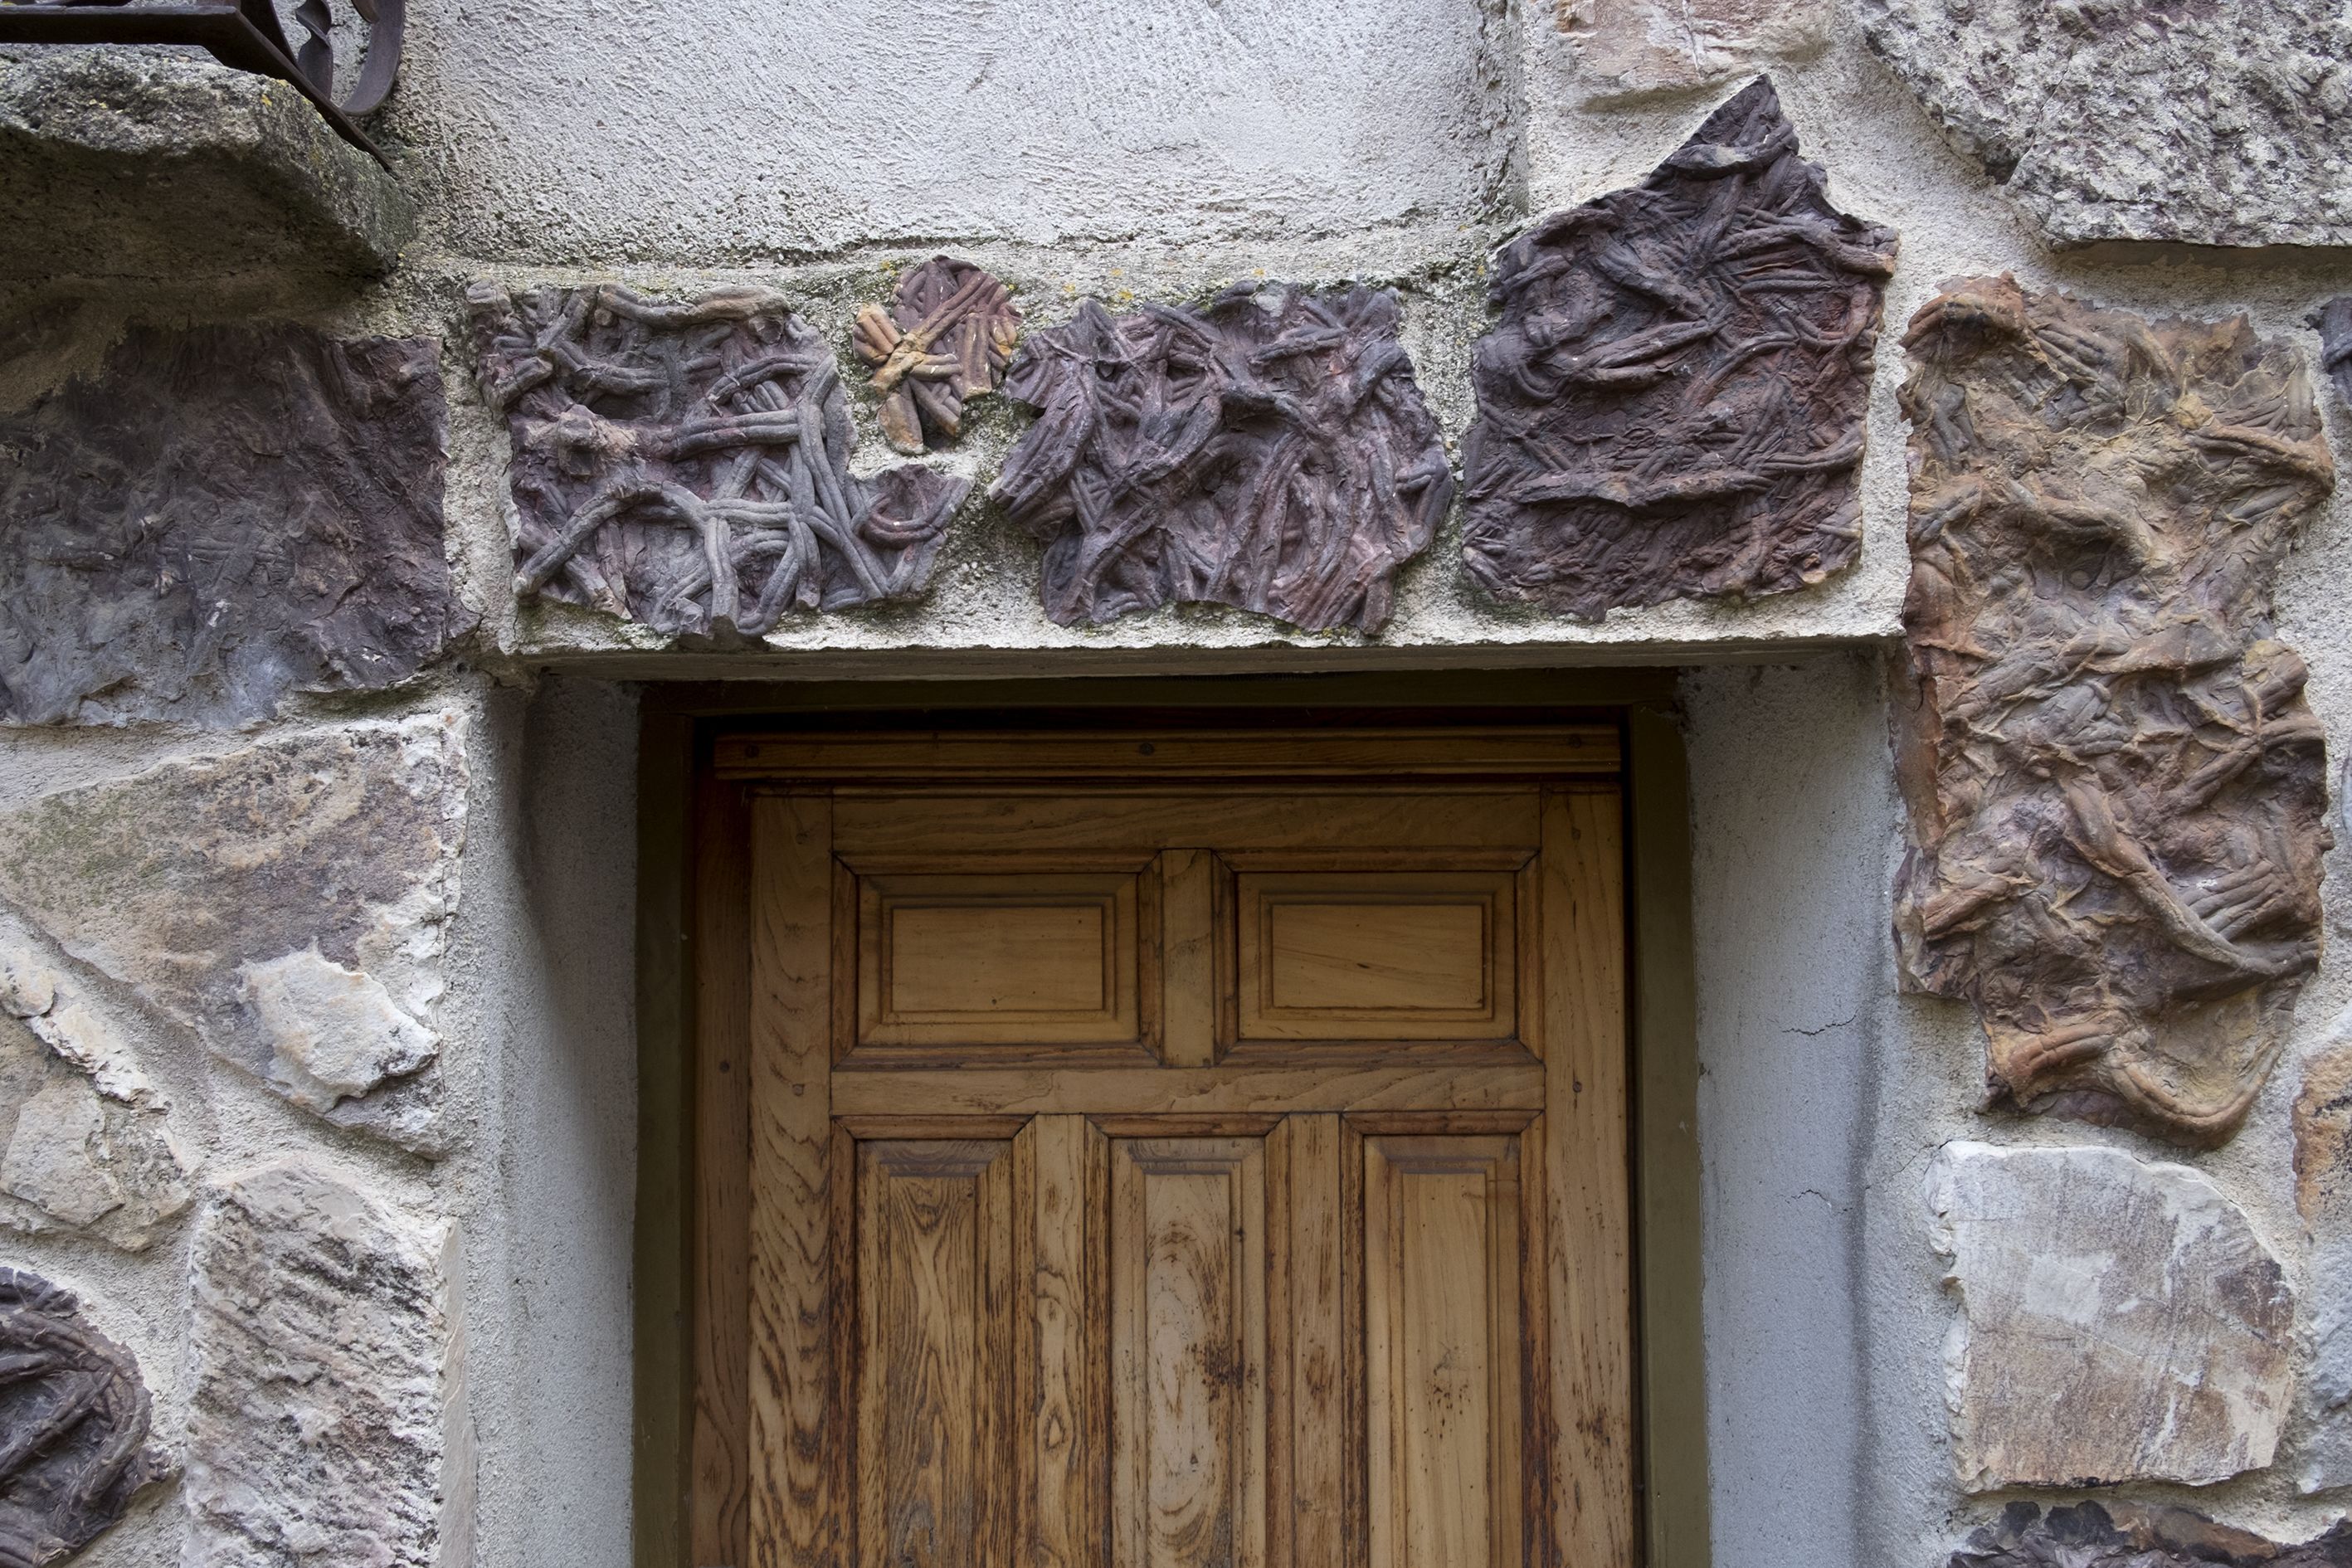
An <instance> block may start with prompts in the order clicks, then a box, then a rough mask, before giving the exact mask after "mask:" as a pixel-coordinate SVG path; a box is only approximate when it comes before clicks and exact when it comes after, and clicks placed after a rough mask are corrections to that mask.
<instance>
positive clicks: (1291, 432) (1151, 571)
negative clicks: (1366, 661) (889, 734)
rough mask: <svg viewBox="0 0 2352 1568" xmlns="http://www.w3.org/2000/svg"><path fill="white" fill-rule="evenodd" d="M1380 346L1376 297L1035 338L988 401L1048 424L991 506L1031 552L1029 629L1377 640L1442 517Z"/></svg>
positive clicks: (1233, 304) (1404, 401) (1241, 292)
mask: <svg viewBox="0 0 2352 1568" xmlns="http://www.w3.org/2000/svg"><path fill="white" fill-rule="evenodd" d="M1396 332H1397V305H1396V300H1395V299H1394V298H1393V297H1392V296H1391V295H1390V294H1388V293H1386V292H1383V291H1381V290H1376V289H1364V288H1358V287H1353V286H1350V287H1347V288H1341V289H1329V290H1325V291H1315V290H1310V289H1299V288H1294V287H1291V286H1289V285H1286V284H1239V285H1236V286H1235V287H1234V288H1231V289H1226V290H1225V291H1224V292H1223V293H1222V294H1220V295H1218V296H1217V297H1216V298H1215V299H1214V300H1212V301H1210V303H1209V304H1207V305H1206V306H1204V307H1202V308H1200V309H1198V310H1185V309H1179V308H1177V307H1174V306H1169V305H1145V306H1143V307H1141V308H1140V309H1139V310H1136V311H1135V312H1133V313H1132V314H1129V315H1125V316H1116V317H1115V316H1113V315H1111V314H1110V313H1109V312H1108V310H1104V309H1103V308H1102V307H1101V306H1100V305H1098V304H1097V303H1096V302H1095V301H1093V300H1087V301H1085V302H1084V303H1083V304H1081V305H1080V306H1079V307H1078V313H1077V317H1076V320H1074V321H1071V322H1070V323H1069V324H1068V325H1066V326H1061V327H1051V328H1047V329H1045V331H1036V332H1032V333H1031V334H1030V335H1029V338H1028V340H1027V342H1024V344H1023V345H1022V348H1021V352H1020V353H1019V355H1018V356H1016V357H1015V359H1014V360H1013V369H1012V373H1011V374H1010V376H1009V377H1008V378H1007V380H1006V383H1005V388H1006V390H1007V391H1008V392H1009V393H1010V394H1011V395H1013V396H1014V397H1017V398H1019V399H1021V400H1022V401H1023V402H1024V403H1027V404H1030V405H1033V406H1034V407H1037V408H1039V409H1042V410H1043V411H1044V412H1043V413H1042V414H1041V415H1040V416H1039V418H1038V420H1037V423H1036V424H1035V425H1034V426H1031V427H1030V429H1029V432H1028V433H1027V434H1026V435H1024V437H1022V438H1021V443H1020V445H1019V446H1017V447H1014V448H1013V455H1012V456H1011V457H1010V458H1006V459H1005V464H1004V471H1003V476H1002V477H1001V478H999V479H998V480H997V481H996V485H995V487H994V489H992V490H991V491H990V492H989V493H990V495H991V496H992V498H993V499H994V500H996V501H998V502H999V503H1000V504H1002V505H1003V508H1004V509H1005V510H1006V511H1007V512H1008V513H1010V514H1011V515H1012V517H1013V521H1016V522H1019V523H1020V524H1021V525H1022V526H1023V527H1024V528H1026V529H1028V530H1029V531H1030V532H1032V533H1034V534H1035V535H1036V536H1037V537H1038V538H1039V539H1041V540H1043V541H1045V578H1044V583H1043V585H1042V586H1043V594H1044V597H1045V611H1046V613H1047V614H1048V615H1050V616H1053V617H1054V619H1055V620H1056V621H1058V622H1060V623H1062V624H1063V625H1065V626H1069V625H1074V624H1076V623H1080V622H1100V621H1108V620H1111V619H1114V618H1115V617H1117V616H1123V615H1127V614H1129V613H1130V612H1133V611H1142V610H1153V609H1157V608H1159V607H1160V605H1169V604H1201V603H1206V604H1220V605H1235V606H1237V607H1239V608H1241V609H1244V610H1255V611H1256V612H1258V613H1259V614H1261V615H1267V616H1276V617H1278V618H1279V619H1282V620H1286V621H1288V622H1290V623H1291V624H1292V625H1294V626H1305V627H1307V628H1308V629H1310V630H1323V629H1325V628H1328V627H1332V626H1353V627H1355V628H1357V629H1358V630H1360V631H1366V632H1370V631H1376V630H1378V629H1379V628H1380V627H1381V625H1383V624H1384V623H1385V622H1386V621H1387V620H1388V618H1389V610H1390V605H1391V597H1392V595H1393V586H1394V580H1395V576H1396V573H1397V569H1398V568H1399V567H1401V566H1402V565H1403V564H1404V563H1406V562H1408V561H1410V560H1412V558H1413V557H1414V556H1416V555H1418V554H1420V553H1421V552H1423V550H1425V549H1427V548H1428V547H1429V542H1430V540H1431V538H1432V537H1433V535H1434V533H1435V532H1436V530H1437V524H1438V521H1439V520H1440V519H1442V518H1443V517H1444V515H1445V509H1446V507H1447V505H1448V504H1450V502H1451V501H1452V500H1453V496H1454V479H1453V475H1452V472H1451V470H1450V469H1449V468H1448V467H1447V465H1446V460H1445V447H1444V441H1443V439H1442V438H1441V437H1440V436H1439V433H1438V427H1437V421H1436V419H1435V418H1434V417H1433V416H1432V415H1431V414H1430V412H1429V409H1428V406H1427V405H1425V404H1424V403H1423V401H1422V395H1421V388H1420V386H1419V384H1417V383H1416V382H1415V381H1414V380H1413V373H1412V360H1411V359H1410V358H1409V357H1408V356H1407V355H1406V353H1405V351H1404V347H1403V345H1402V344H1401V343H1399V342H1397V336H1396Z"/></svg>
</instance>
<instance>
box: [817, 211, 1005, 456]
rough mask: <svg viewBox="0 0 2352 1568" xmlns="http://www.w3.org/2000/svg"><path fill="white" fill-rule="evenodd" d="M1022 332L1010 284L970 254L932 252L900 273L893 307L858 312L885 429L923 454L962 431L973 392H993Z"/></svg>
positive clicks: (861, 346)
mask: <svg viewBox="0 0 2352 1568" xmlns="http://www.w3.org/2000/svg"><path fill="white" fill-rule="evenodd" d="M1020 336H1021V312H1020V310H1017V309H1015V308H1014V306H1013V295H1012V292H1011V291H1010V290H1009V289H1006V288H1005V287H1004V285H1003V283H1000V282H999V281H997V280H996V279H994V278H993V277H992V276H990V275H989V274H988V273H987V272H986V271H984V270H982V268H978V267H975V266H973V265H972V264H971V262H969V261H958V260H956V259H955V258H953V257H949V256H934V257H932V258H930V259H929V261H926V262H924V263H923V264H922V265H921V266H920V267H918V268H915V269H914V270H913V271H911V272H909V273H908V274H907V275H906V276H905V277H904V278H902V279H899V280H898V294H897V296H896V297H895V298H894V299H893V300H892V301H891V306H890V309H889V310H883V309H882V307H881V306H879V305H868V306H866V309H864V310H860V311H858V312H857V357H858V358H860V359H862V360H864V361H865V362H866V363H867V364H870V365H872V366H873V367H874V387H875V390H876V391H877V392H879V393H881V394H882V395H883V397H882V435H883V437H884V438H885V439H887V441H888V442H889V443H890V445H891V447H892V448H893V449H894V450H897V451H900V452H905V453H907V454H908V455H909V456H914V455H917V454H919V453H920V452H921V451H922V450H923V447H924V444H925V442H924V437H926V436H927V435H928V436H929V437H930V438H931V439H932V440H934V441H938V442H942V443H944V442H948V441H952V440H954V439H955V438H956V437H958V436H960V435H961V434H962V433H963V405H964V404H965V402H966V401H967V400H968V399H971V398H974V397H978V396H980V395H982V393H988V392H993V391H995V390H996V388H997V384H999V383H1000V382H1002V381H1003V379H1004V362H1005V361H1006V360H1007V359H1008V358H1010V357H1011V355H1012V353H1013V342H1015V341H1016V340H1017V339H1018V338H1019V337H1020Z"/></svg>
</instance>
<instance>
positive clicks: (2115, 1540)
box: [1945, 1502, 2352, 1568]
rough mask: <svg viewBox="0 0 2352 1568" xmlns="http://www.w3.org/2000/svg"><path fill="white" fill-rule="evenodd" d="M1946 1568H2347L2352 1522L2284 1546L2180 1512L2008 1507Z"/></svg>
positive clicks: (2146, 1507) (2122, 1506) (2117, 1506)
mask: <svg viewBox="0 0 2352 1568" xmlns="http://www.w3.org/2000/svg"><path fill="white" fill-rule="evenodd" d="M1945 1568H2352V1521H2337V1522H2336V1524H2335V1525H2334V1526H2332V1527H2331V1528H2330V1529H2329V1530H2328V1531H2327V1532H2326V1534H2324V1535H2320V1536H2317V1537H2315V1539H2313V1540H2310V1541H2306V1542H2301V1543H2300V1544H2294V1545H2282V1544H2281V1543H2280V1542H2275V1541H2271V1540H2268V1539H2266V1538H2264V1537H2263V1536H2260V1535H2256V1534H2255V1533H2254V1532H2253V1531H2249V1530H2238V1529H2235V1528H2233V1527H2231V1526H2230V1525H2226V1524H2217V1523H2215V1522H2214V1521H2211V1520H2210V1519H2208V1518H2206V1517H2205V1516H2204V1515H2203V1514H2201V1513H2196V1512H2192V1511H2191V1510H2188V1509H2185V1508H2166V1507H2163V1506H2161V1505H2157V1504H2150V1503H2130V1502H2121V1503H2110V1504H2104V1505H2103V1504H2100V1503H2095V1502H2084V1503H2076V1504H2074V1505H2073V1506H2071V1507H2065V1508H2053V1509H2052V1510H2050V1512H2049V1514H2048V1516H2047V1517H2044V1516H2043V1514H2042V1510H2041V1509H2040V1508H2039V1507H2037V1506H2036V1505H2035V1504H2032V1503H2030V1502H2013V1503H2011V1504H2010V1505H2009V1507H2008V1508H2007V1509H2006V1510H2002V1513H2001V1516H2000V1521H1999V1522H1998V1523H1994V1524H1988V1525H1980V1526H1979V1527H1978V1528H1977V1529H1976V1530H1974V1531H1970V1532H1969V1541H1968V1544H1967V1545H1965V1546H1963V1547H1961V1548H1960V1549H1959V1550H1958V1552H1953V1553H1952V1555H1951V1557H1950V1558H1949V1559H1948V1561H1947V1563H1946V1565H1945Z"/></svg>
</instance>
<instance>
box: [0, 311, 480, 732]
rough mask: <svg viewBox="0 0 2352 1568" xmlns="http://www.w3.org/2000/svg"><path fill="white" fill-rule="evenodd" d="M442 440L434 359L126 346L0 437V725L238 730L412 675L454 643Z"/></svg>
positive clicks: (327, 343)
mask: <svg viewBox="0 0 2352 1568" xmlns="http://www.w3.org/2000/svg"><path fill="white" fill-rule="evenodd" d="M7 358H8V355H7V353H6V351H5V346H0V362H5V360H6V359H7ZM0 374H5V363H0ZM446 424H447V420H446V409H445V405H444V400H443V396H442V389H441V374H440V370H439V367H438V363H437V355H436V350H435V348H434V346H433V345H432V344H431V343H429V342H424V341H423V340H421V339H401V338H363V339H359V340H356V341H350V342H345V341H340V340H337V339H334V338H331V337H328V336H326V335H325V334H323V333H320V332H318V331H313V330H311V329H310V328H308V327H299V326H287V325H276V324H272V325H264V326H253V327H236V328H227V327H199V328H194V329H192V330H189V331H163V330H161V329H157V328H152V327H144V326H142V327H136V328H133V329H132V330H131V331H130V332H129V333H128V334H126V335H125V336H124V338H123V339H122V341H121V342H120V343H119V344H117V345H116V346H115V347H114V349H113V350H112V351H111V352H110V353H108V354H107V356H106V358H105V360H104V362H103V364H102V366H101V367H100V368H99V369H98V370H97V371H96V372H94V373H92V374H83V375H79V376H76V377H75V378H73V379H71V380H69V381H68V382H67V383H66V384H63V385H61V386H58V387H55V388H53V389H51V390H50V391H48V392H47V393H44V394H43V395H40V396H39V397H37V398H36V399H35V400H34V401H33V402H32V404H31V405H30V406H29V407H27V408H26V409H25V410H24V411H23V412H22V413H18V414H5V415H0V721H5V722H9V723H27V724H54V723H120V722H122V721H130V720H142V719H163V720H172V721H179V722H183V723H194V724H219V725H235V724H239V723H243V722H245V721H248V720H252V719H257V718H262V717H266V716H267V715H268V714H269V713H271V712H273V711H275V710H276V709H277V707H278V703H279V701H280V700H282V699H283V698H284V697H285V696H286V695H287V693H288V692H289V691H295V690H304V691H333V690H362V691H370V690H378V689H383V688H384V687H388V686H393V685H395V684H397V683H398V682H400V681H403V680H405V679H408V678H409V677H410V676H412V675H415V673H416V672H417V671H418V670H419V669H420V668H423V667H424V666H425V664H427V663H428V662H430V661H431V660H432V659H434V658H436V657H437V656H438V655H439V654H440V653H441V651H442V649H443V647H445V646H446V644H447V643H448V641H449V640H450V638H451V637H454V636H457V635H458V634H459V633H461V632H462V631H463V630H464V629H465V628H466V626H467V616H466V614H465V612H464V610H463V609H462V608H461V607H460V606H459V605H458V603H457V597H456V595H454V594H453V593H452V592H451V589H450V584H449V569H448V565H447V563H446V560H445V559H444V556H443V548H442V515H441V500H442V471H443V468H444V467H445V463H446V460H445V458H443V456H442V447H443V444H444V437H445V432H446Z"/></svg>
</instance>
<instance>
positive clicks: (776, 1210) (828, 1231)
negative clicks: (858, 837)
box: [747, 795, 846, 1568]
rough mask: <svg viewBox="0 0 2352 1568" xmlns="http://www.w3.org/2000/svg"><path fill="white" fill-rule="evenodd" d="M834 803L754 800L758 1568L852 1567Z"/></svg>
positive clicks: (754, 1503) (801, 798)
mask: <svg viewBox="0 0 2352 1568" xmlns="http://www.w3.org/2000/svg"><path fill="white" fill-rule="evenodd" d="M831 815H832V814H831V805H830V803H829V802H827V801H825V800H824V799H823V798H821V797H816V796H808V795H784V796H773V795H772V796H763V797H761V798H760V799H758V800H755V801H754V802H753V803H752V806H751V892H752V900H751V911H752V928H751V953H752V960H751V962H752V974H753V987H752V994H751V1069H752V1089H751V1351H752V1357H751V1439H750V1452H751V1454H752V1455H753V1456H755V1458H756V1462H755V1463H754V1464H753V1466H752V1470H751V1552H750V1554H749V1557H748V1559H747V1560H748V1562H749V1563H751V1564H752V1568H805V1565H806V1564H808V1563H814V1562H820V1561H826V1560H831V1561H835V1562H838V1561H840V1555H839V1554H840V1552H842V1549H843V1535H844V1531H843V1529H842V1520H841V1510H842V1509H843V1508H844V1507H845V1504H846V1500H845V1499H843V1498H841V1497H839V1496H837V1495H835V1468H836V1466H837V1465H838V1463H839V1459H840V1452H839V1450H840V1447H841V1445H842V1443H843V1434H842V1432H841V1430H840V1426H841V1412H842V1410H843V1408H844V1407H843V1406H842V1405H841V1404H840V1394H841V1389H840V1387H839V1385H838V1383H837V1374H838V1372H839V1368H838V1367H837V1365H836V1363H835V1355H836V1345H835V1323H834V1315H835V1305H836V1302H835V1278H834V1276H835V1269H834V1234H833V1233H834V1232H835V1229H836V1228H837V1227H836V1226H835V1224H834V1194H833V1191H832V1188H833V1180H834V1170H833V1166H834V1153H833V1150H832V1147H831V1144H832V1142H833V1134H832V1131H831V1128H830V1126H829V1122H828V1112H829V1108H828V1106H827V1104H826V1096H825V1081H826V1076H827V1068H828V1067H829V1066H830V1062H831V1058H832V1044H831V1040H830V1038H829V1037H830V1034H831V1029H830V1025H831V1022H832V1017H833V1009H832V1005H831V984H832V982H831V975H830V973H829V971H830V969H831V961H832V931H831V925H832V919H831V914H832V906H833V886H832V881H833V861H832V852H831V845H830V837H831V831H830V830H831Z"/></svg>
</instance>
